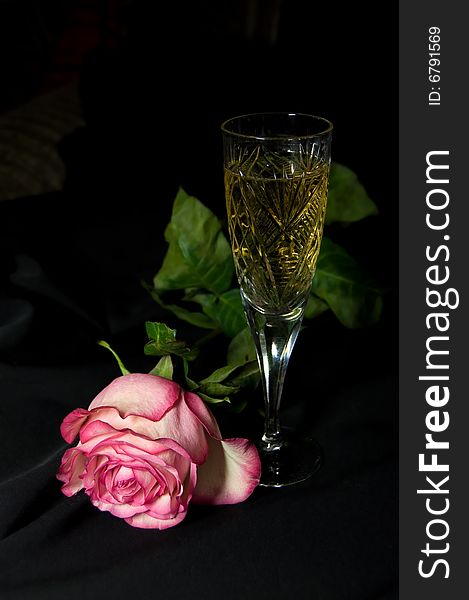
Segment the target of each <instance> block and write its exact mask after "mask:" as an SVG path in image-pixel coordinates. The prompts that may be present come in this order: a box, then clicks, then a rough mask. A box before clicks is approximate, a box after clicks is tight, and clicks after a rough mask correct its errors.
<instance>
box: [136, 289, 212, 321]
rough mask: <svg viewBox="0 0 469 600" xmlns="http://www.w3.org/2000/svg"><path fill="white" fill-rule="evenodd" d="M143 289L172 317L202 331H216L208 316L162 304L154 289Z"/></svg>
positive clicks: (176, 306) (180, 307)
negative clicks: (170, 313)
mask: <svg viewBox="0 0 469 600" xmlns="http://www.w3.org/2000/svg"><path fill="white" fill-rule="evenodd" d="M145 287H146V288H147V290H148V291H149V292H150V294H151V296H152V298H153V300H156V302H158V304H159V305H160V306H162V307H163V308H165V309H166V310H169V311H170V312H172V313H173V314H174V315H176V317H178V319H181V321H186V323H190V324H191V325H195V326H196V327H200V328H202V329H216V328H217V327H218V324H217V322H216V321H214V320H213V319H211V318H210V317H209V316H208V315H206V314H204V313H200V312H193V311H190V310H187V309H186V308H184V307H183V306H179V305H178V304H165V302H163V300H162V299H161V296H160V295H159V294H158V292H157V291H156V290H155V289H154V288H151V287H150V286H145Z"/></svg>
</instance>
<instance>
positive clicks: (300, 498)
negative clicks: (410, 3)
mask: <svg viewBox="0 0 469 600" xmlns="http://www.w3.org/2000/svg"><path fill="white" fill-rule="evenodd" d="M133 5H134V11H133V13H132V20H131V27H130V35H129V38H128V41H127V42H126V44H124V45H122V46H121V47H119V48H117V49H114V50H112V51H109V50H105V49H103V48H99V47H98V48H96V50H95V51H94V52H92V53H91V54H90V55H89V57H88V58H87V61H86V62H85V63H84V65H83V69H82V74H81V78H80V94H81V98H82V104H83V109H84V113H85V117H86V126H85V127H84V128H83V129H81V130H79V131H77V132H75V133H74V134H73V135H71V136H69V137H68V138H67V139H64V140H63V141H62V143H61V148H60V150H61V152H62V154H63V156H64V159H65V161H66V164H67V168H68V171H67V173H68V175H67V181H66V185H65V189H64V190H63V191H61V192H58V193H53V194H49V195H45V196H43V197H41V198H37V197H34V198H22V199H19V200H14V201H8V202H2V203H0V227H1V237H0V251H1V258H2V262H1V266H0V269H1V270H0V283H1V288H0V290H1V297H2V299H8V300H12V299H15V300H21V301H22V302H23V303H26V304H23V306H25V305H27V306H28V307H29V309H30V310H32V311H33V313H32V318H31V322H30V323H29V327H28V329H27V331H26V332H21V331H20V332H18V330H17V329H15V328H13V329H11V328H10V329H7V326H8V324H9V323H8V319H5V320H4V321H2V327H3V331H1V330H0V332H1V333H2V336H3V337H2V338H0V339H2V340H3V341H4V345H3V346H2V348H1V353H0V361H1V362H0V457H1V460H0V535H1V541H0V595H1V597H2V598H5V599H8V600H10V599H11V600H28V599H34V600H36V599H37V600H40V599H42V598H44V599H46V598H47V599H51V600H54V599H55V598H57V599H59V598H60V599H62V598H71V599H75V598H77V599H78V598H86V599H88V598H90V599H92V600H93V599H94V598H100V597H101V596H106V597H113V598H127V597H129V595H131V596H132V597H134V598H146V597H150V596H153V595H158V597H161V598H168V599H171V598H175V599H178V600H179V599H181V600H185V599H186V598H187V599H188V598H199V597H200V598H220V597H221V598H226V599H227V600H231V599H233V600H234V599H235V598H236V599H238V598H275V599H283V598H299V599H303V598H304V599H311V598H315V599H317V600H355V599H356V600H388V599H391V598H396V597H397V516H398V514H397V513H398V510H397V350H396V345H397V344H396V343H397V327H396V320H397V307H396V297H397V296H396V263H397V259H396V256H395V255H396V248H397V234H396V231H397V230H396V218H397V208H396V194H397V191H396V190H397V177H396V173H397V169H396V162H397V160H396V156H395V151H396V142H397V133H396V130H395V125H396V122H397V109H396V106H395V105H394V103H393V102H394V98H395V92H393V91H392V86H393V85H394V84H395V80H396V78H395V68H394V67H393V64H394V62H395V59H394V55H393V49H394V50H395V47H396V45H397V40H395V39H394V38H395V37H396V36H395V35H394V23H395V21H396V18H395V16H394V15H392V14H386V11H385V10H384V9H383V11H382V12H380V16H379V18H378V17H377V16H376V15H374V17H373V19H374V23H373V25H370V20H369V17H370V13H369V11H368V10H367V7H365V6H363V5H360V6H358V7H357V6H355V5H354V7H348V6H345V5H342V4H339V5H334V7H317V6H315V5H314V3H313V4H311V5H310V4H309V3H299V2H291V3H288V9H287V8H285V9H284V10H283V12H282V20H281V25H280V28H279V38H278V43H277V44H276V45H275V46H274V47H271V46H269V45H268V44H264V43H259V42H256V43H251V42H249V43H248V42H246V41H240V39H239V38H237V37H236V35H234V34H230V35H232V37H229V36H228V34H226V35H221V33H220V29H223V28H222V25H224V26H226V21H223V22H218V21H217V20H216V19H215V20H214V21H213V22H212V21H211V20H210V18H209V16H208V15H210V14H211V13H210V8H211V7H210V3H202V4H201V5H200V7H199V8H200V12H197V11H196V10H195V9H194V8H193V9H192V12H188V13H187V14H186V13H184V10H185V9H187V5H186V4H185V3H182V4H181V3H178V4H174V6H173V7H172V8H161V7H160V6H158V7H157V8H156V7H153V8H152V9H150V8H148V7H147V6H146V5H145V6H144V5H143V3H137V2H136V3H133ZM285 6H287V5H286V3H285ZM178 7H179V8H180V9H181V11H180V12H179V11H178ZM194 11H195V12H194ZM226 13H227V14H228V13H229V11H228V9H227V11H226ZM181 15H183V16H181ZM184 15H185V16H184ZM194 15H196V16H194ZM197 16H198V20H196V21H195V23H196V24H197V27H195V26H193V24H194V20H193V19H195V18H196V17H197ZM371 16H373V15H371ZM227 18H228V20H229V17H227ZM191 25H192V26H191ZM372 56H374V57H378V58H379V59H380V61H381V64H382V67H383V68H382V69H381V68H379V66H378V68H377V67H376V64H377V63H376V61H372ZM219 60H221V66H220V63H219ZM378 65H379V60H378ZM290 109H293V110H296V111H298V112H301V111H304V112H314V113H318V114H324V116H327V117H328V118H330V119H331V120H332V121H333V122H334V125H335V138H334V146H333V152H334V160H337V161H338V162H342V163H344V164H346V165H348V166H349V167H351V168H353V169H354V170H355V171H356V172H357V173H358V175H359V177H360V179H361V180H362V182H363V183H364V184H365V186H366V187H367V189H368V191H369V193H370V195H371V197H372V198H373V199H374V200H375V202H376V203H377V204H378V207H379V209H380V214H379V216H377V217H370V218H368V219H365V220H364V221H363V222H360V223H357V224H354V225H351V226H350V227H348V228H345V229H344V228H340V227H335V228H332V229H331V230H330V232H329V233H330V235H331V237H333V238H334V239H335V240H336V241H338V242H339V243H342V244H343V245H344V246H345V247H347V249H348V250H349V251H350V252H351V253H352V254H353V255H354V256H355V257H356V258H357V259H358V260H360V261H361V262H362V263H363V264H364V265H365V266H366V267H367V268H368V269H369V270H370V272H372V273H373V274H374V275H375V276H376V277H378V279H380V280H381V281H382V282H383V284H384V285H385V286H386V287H387V289H388V292H387V294H386V297H385V309H384V314H383V317H382V319H381V321H380V323H379V324H378V325H376V326H374V327H371V328H368V329H365V330H357V331H351V330H347V329H345V328H344V327H342V326H341V325H340V324H339V323H338V322H337V321H336V320H335V319H334V317H333V316H332V315H330V314H327V313H326V314H324V315H322V316H321V317H319V318H318V319H315V320H314V321H311V322H308V323H307V324H306V325H307V326H306V327H305V329H304V330H303V331H302V332H301V335H300V337H299V339H298V342H297V346H296V347H295V350H294V353H293V358H292V362H291V365H290V368H289V372H288V376H287V381H286V386H285V391H284V402H283V405H282V413H283V417H284V422H285V423H289V424H291V425H292V426H294V427H296V428H297V429H298V430H299V431H300V430H305V431H308V432H310V433H312V434H314V435H315V436H316V438H317V440H318V441H319V443H320V444H321V446H322V447H323V451H324V457H325V460H324V466H323V468H322V470H321V471H320V472H319V473H318V474H317V475H316V476H315V477H314V478H312V479H311V480H309V481H307V482H305V483H303V484H301V485H298V486H294V487H291V488H286V489H281V490H267V489H260V488H259V489H257V490H256V491H255V493H254V494H253V495H252V496H251V497H250V498H249V499H248V500H247V501H246V502H245V503H243V504H240V505H237V506H230V507H214V508H208V507H199V506H194V505H191V506H190V509H189V513H188V516H187V518H186V519H185V521H183V522H182V523H181V524H180V525H178V526H177V527H175V528H173V529H169V530H166V531H162V532H159V531H143V530H138V529H133V528H131V527H129V526H128V525H126V524H125V523H124V522H123V521H121V520H119V519H116V518H115V517H112V516H111V515H109V514H107V513H100V512H99V511H98V510H97V509H95V508H94V507H93V506H92V505H91V504H90V503H89V501H88V499H87V498H86V496H84V494H79V495H78V496H76V497H74V498H71V499H67V498H65V497H64V496H63V495H62V494H61V492H60V482H58V481H57V480H56V479H55V472H56V470H57V468H58V465H59V464H60V458H61V455H62V453H63V452H64V450H65V449H66V447H67V446H66V444H65V443H64V442H63V440H62V439H61V437H60V433H59V425H60V422H61V420H62V419H63V417H64V416H65V415H66V414H67V413H68V412H69V411H70V410H72V409H73V408H76V407H78V406H83V407H86V406H87V405H88V404H89V402H90V401H91V400H92V398H93V397H94V395H95V394H96V393H97V392H98V391H100V389H102V388H103V387H104V386H105V385H107V384H108V383H109V382H110V381H111V380H112V379H113V378H114V377H116V376H117V375H118V374H119V372H118V369H117V366H116V365H115V363H114V360H113V359H112V357H111V356H110V354H108V353H107V352H106V351H105V350H104V349H102V348H99V347H98V346H97V345H96V340H98V339H102V338H104V339H106V340H107V341H108V342H109V343H111V345H112V346H113V347H115V348H116V349H117V350H118V352H119V354H120V355H121V356H122V358H123V359H124V360H125V362H126V364H127V366H128V367H129V368H130V369H131V370H134V371H143V372H146V371H148V370H149V369H150V368H151V367H152V366H153V363H152V361H151V360H150V359H149V358H148V357H144V355H143V344H144V342H145V335H144V333H145V332H144V322H145V320H147V319H150V320H165V321H166V322H168V324H174V325H176V323H175V322H174V321H172V318H171V316H170V315H167V314H165V313H163V312H162V310H161V309H160V308H159V307H157V306H156V305H155V303H154V302H152V301H151V299H150V298H149V296H148V294H147V293H146V292H145V290H144V289H143V287H142V285H141V280H142V279H143V280H147V281H150V280H151V278H152V276H153V275H154V273H155V272H156V270H157V269H158V267H159V264H160V262H161V259H162V257H163V255H164V251H165V243H164V240H163V230H164V227H165V225H166V223H167V221H168V219H169V215H170V211H171V203H172V200H173V198H174V195H175V193H176V190H177V188H178V186H179V185H183V186H184V187H185V188H186V189H187V191H188V192H190V193H193V194H195V195H198V196H199V197H200V199H201V200H202V201H204V202H205V203H206V204H208V205H209V206H210V207H211V208H212V209H213V210H214V211H215V212H216V213H217V214H218V215H219V216H220V217H223V210H224V206H223V195H222V194H223V191H222V177H221V148H220V138H219V132H218V126H219V123H220V122H221V120H222V119H223V118H225V117H227V116H231V115H232V114H238V113H242V112H245V111H256V110H290ZM10 325H11V322H10ZM179 328H180V330H181V333H182V334H184V328H182V329H181V326H180V325H179ZM23 334H24V335H23ZM8 336H10V337H8ZM8 340H9V342H10V343H8ZM212 352H213V354H212V355H207V356H206V357H205V358H204V360H205V364H206V365H213V361H214V360H215V357H216V356H217V348H216V347H215V348H214V349H213V351H212ZM250 400H251V401H250V406H249V408H248V409H247V410H246V411H245V413H242V414H241V415H238V416H235V415H230V414H227V413H226V412H223V411H222V410H221V409H220V410H219V411H217V412H216V416H217V418H218V419H219V422H220V425H221V429H222V433H223V434H224V435H225V436H228V435H230V434H235V435H241V434H246V435H254V434H255V433H257V432H259V431H260V427H261V422H260V420H259V417H258V416H257V407H258V406H259V404H258V403H259V402H260V399H259V398H257V397H253V398H252V399H250Z"/></svg>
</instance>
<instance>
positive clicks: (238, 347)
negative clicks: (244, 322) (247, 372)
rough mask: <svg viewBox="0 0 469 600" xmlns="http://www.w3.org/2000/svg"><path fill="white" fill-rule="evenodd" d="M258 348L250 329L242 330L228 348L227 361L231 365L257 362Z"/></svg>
mask: <svg viewBox="0 0 469 600" xmlns="http://www.w3.org/2000/svg"><path fill="white" fill-rule="evenodd" d="M256 356H257V354H256V347H255V345H254V341H253V339H252V335H251V330H250V329H249V327H245V328H244V329H242V330H241V331H240V332H239V333H238V334H237V335H236V336H235V337H234V338H233V339H232V340H231V342H230V345H229V346H228V355H227V361H228V364H229V365H240V364H243V363H247V362H249V361H252V360H256Z"/></svg>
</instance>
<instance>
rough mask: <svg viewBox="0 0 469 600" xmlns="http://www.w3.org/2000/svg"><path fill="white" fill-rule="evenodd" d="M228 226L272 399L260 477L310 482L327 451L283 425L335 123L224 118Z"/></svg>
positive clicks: (269, 481)
mask: <svg viewBox="0 0 469 600" xmlns="http://www.w3.org/2000/svg"><path fill="white" fill-rule="evenodd" d="M222 133H223V141H224V167H225V193H226V208H227V214H228V223H229V233H230V240H231V247H232V251H233V257H234V262H235V266H236V273H237V277H238V281H239V285H240V289H241V297H242V300H243V305H244V309H245V312H246V316H247V319H248V322H249V325H250V328H251V332H252V335H253V338H254V341H255V344H256V350H257V356H258V361H259V366H260V370H261V374H262V382H263V389H264V399H265V426H264V435H263V436H262V440H260V442H259V450H260V453H261V458H262V464H263V475H262V479H261V484H263V485H269V486H276V487H280V486H283V485H288V484H291V483H295V482H298V481H302V480H304V479H306V478H307V477H309V476H310V475H311V474H312V473H314V472H315V471H316V470H317V469H318V467H319V465H320V449H319V448H318V446H317V444H316V443H315V442H314V441H313V440H311V439H309V438H299V437H298V436H295V435H291V434H290V433H287V432H286V431H285V430H283V429H282V428H281V427H280V423H279V406H280V399H281V394H282V387H283V382H284V378H285V374H286V370H287V366H288V362H289V359H290V354H291V351H292V349H293V346H294V343H295V341H296V337H297V335H298V331H299V329H300V326H301V321H302V318H303V313H304V308H305V305H306V302H307V299H308V295H309V292H310V289H311V283H312V278H313V275H314V271H315V268H316V261H317V257H318V254H319V249H320V244H321V238H322V230H323V225H324V218H325V212H326V202H327V189H328V182H329V167H330V142H331V133H332V125H331V123H330V122H329V121H327V120H325V119H322V118H319V117H313V116H310V115H304V114H290V113H265V114H253V115H244V116H241V117H235V118H233V119H229V120H228V121H226V122H225V123H223V125H222Z"/></svg>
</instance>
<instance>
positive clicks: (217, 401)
mask: <svg viewBox="0 0 469 600" xmlns="http://www.w3.org/2000/svg"><path fill="white" fill-rule="evenodd" d="M197 395H198V396H200V397H201V398H202V400H203V401H204V402H208V403H209V404H221V403H222V402H227V403H228V404H230V403H231V400H230V399H229V398H228V397H227V396H225V397H224V398H212V397H211V396H208V395H207V394H202V393H199V392H197Z"/></svg>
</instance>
